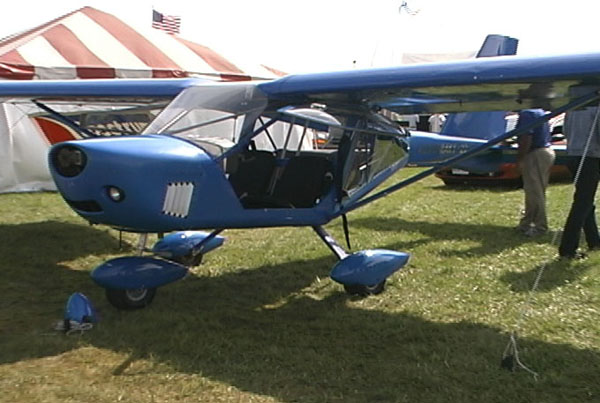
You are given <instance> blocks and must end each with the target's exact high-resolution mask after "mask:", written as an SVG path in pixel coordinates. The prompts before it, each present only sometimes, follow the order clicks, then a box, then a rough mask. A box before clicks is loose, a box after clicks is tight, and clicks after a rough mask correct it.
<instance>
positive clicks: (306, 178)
mask: <svg viewBox="0 0 600 403" xmlns="http://www.w3.org/2000/svg"><path fill="white" fill-rule="evenodd" d="M224 88H225V90H224ZM145 133H152V134H167V135H172V136H176V137H178V138H182V139H185V140H186V141H188V142H191V143H193V144H195V145H196V146H198V147H200V148H202V149H203V150H204V151H205V152H206V153H207V154H209V155H210V156H211V157H212V158H213V159H214V161H215V162H217V163H218V164H219V165H220V166H221V168H222V169H223V173H224V175H226V177H227V179H228V180H229V182H230V184H231V186H232V188H233V190H234V191H235V193H236V195H237V197H238V198H239V200H240V203H241V204H242V206H243V207H244V208H247V209H256V208H311V207H314V206H316V205H318V204H320V203H322V202H323V201H324V200H327V201H328V202H330V203H335V202H340V203H343V202H344V200H347V199H349V198H352V199H354V198H357V197H360V196H362V195H363V194H365V193H366V192H368V191H370V190H371V189H372V188H373V187H375V186H376V185H377V184H379V183H380V182H381V181H383V180H384V179H385V177H387V176H385V175H383V173H384V172H386V171H387V170H395V169H397V165H398V164H402V165H403V164H405V163H406V160H407V157H408V146H407V142H406V141H405V137H406V136H407V133H406V132H405V131H404V130H403V129H402V128H401V127H399V126H397V125H396V124H394V123H393V122H391V121H389V120H388V119H387V118H385V117H384V116H382V115H381V114H378V113H375V112H371V111H357V110H344V109H343V108H336V107H335V106H334V107H332V106H330V105H320V104H308V105H298V106H297V105H292V106H283V107H282V106H280V105H278V106H277V107H273V106H272V105H269V104H268V102H267V98H266V97H265V96H264V94H262V93H261V91H260V89H259V88H258V87H257V86H256V85H254V84H251V83H243V84H242V83H235V84H231V85H227V86H223V85H219V86H218V87H217V86H211V85H201V86H196V87H191V88H188V89H186V90H185V91H183V92H182V93H181V94H180V95H179V96H178V97H177V98H176V99H175V100H174V101H173V102H172V103H171V104H170V105H169V106H168V107H167V108H166V109H165V110H164V111H162V112H161V113H160V114H159V115H158V116H157V118H156V119H155V120H154V121H153V122H152V123H151V124H150V125H149V126H148V127H147V128H146V130H145ZM384 176H385V177H384Z"/></svg>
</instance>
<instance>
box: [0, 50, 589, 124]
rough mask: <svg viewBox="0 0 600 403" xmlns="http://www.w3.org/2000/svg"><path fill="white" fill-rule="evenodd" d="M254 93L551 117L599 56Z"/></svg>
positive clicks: (481, 62)
mask: <svg viewBox="0 0 600 403" xmlns="http://www.w3.org/2000/svg"><path fill="white" fill-rule="evenodd" d="M203 82H205V81H204V80H199V79H164V80H159V79H151V80H148V79H138V80H136V79H130V80H68V81H66V80H65V81H41V80H40V81H2V82H0V101H4V102H6V101H14V100H16V99H24V98H25V99H37V100H63V101H68V102H77V101H91V100H114V101H139V102H143V101H148V100H155V99H157V98H172V97H174V96H175V95H177V94H178V93H179V92H181V91H182V90H183V89H185V88H187V87H190V86H194V85H199V84H202V83H203ZM214 84H215V83H214V82H213V83H212V85H214ZM222 85H224V86H226V85H230V84H228V83H222ZM255 85H256V86H257V87H258V88H260V90H261V91H262V92H264V94H265V95H266V96H267V98H268V99H269V101H270V102H272V103H277V102H279V103H281V104H282V106H285V105H308V104H311V103H323V104H327V105H331V104H335V105H339V106H344V105H347V106H351V107H353V108H356V107H368V108H372V109H377V108H385V109H389V110H392V111H394V112H398V113H402V114H409V113H438V112H468V111H484V110H519V109H525V108H532V107H540V108H544V109H548V110H552V109H554V108H556V107H558V106H560V105H563V104H565V103H567V102H568V100H570V99H573V98H574V97H576V96H578V95H579V94H578V93H577V91H573V88H574V87H579V86H587V85H591V86H596V85H600V53H594V54H579V55H561V56H546V57H523V56H500V57H488V58H479V59H470V60H465V61H455V62H445V63H426V64H419V65H406V66H399V67H394V68H379V69H365V70H350V71H340V72H329V73H320V74H302V75H289V76H286V77H283V78H281V79H277V80H273V81H268V82H262V83H258V84H255Z"/></svg>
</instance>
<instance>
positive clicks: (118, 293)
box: [106, 288, 156, 310]
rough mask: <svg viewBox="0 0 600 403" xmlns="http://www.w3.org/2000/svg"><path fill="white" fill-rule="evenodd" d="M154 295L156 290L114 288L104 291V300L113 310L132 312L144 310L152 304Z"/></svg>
mask: <svg viewBox="0 0 600 403" xmlns="http://www.w3.org/2000/svg"><path fill="white" fill-rule="evenodd" d="M154 295H156V288H136V289H130V290H120V289H114V288H107V289H106V299H108V302H110V303H111V304H112V305H113V306H114V307H115V308H118V309H123V310H133V309H141V308H144V307H146V306H148V305H150V303H151V302H152V300H153V299H154Z"/></svg>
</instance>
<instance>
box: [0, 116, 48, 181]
mask: <svg viewBox="0 0 600 403" xmlns="http://www.w3.org/2000/svg"><path fill="white" fill-rule="evenodd" d="M48 149H49V144H48V141H47V140H46V138H45V137H44V135H43V134H42V132H41V130H40V129H39V127H38V126H37V124H35V123H34V122H33V121H32V120H31V119H30V118H29V117H28V116H27V114H26V113H25V111H24V110H23V109H22V106H15V105H12V104H0V193H9V192H31V191H45V190H48V191H50V190H56V186H55V185H54V182H53V181H52V178H51V176H50V171H49V170H48V163H47V154H48Z"/></svg>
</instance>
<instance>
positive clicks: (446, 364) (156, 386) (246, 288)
mask: <svg viewBox="0 0 600 403" xmlns="http://www.w3.org/2000/svg"><path fill="white" fill-rule="evenodd" d="M410 172H411V170H410V169H406V170H403V171H402V174H403V175H406V174H408V173H410ZM571 192H572V191H571V187H570V185H568V184H555V185H552V186H551V187H550V189H549V192H548V194H549V200H548V208H549V218H550V222H551V226H552V227H553V228H554V229H560V227H561V226H562V224H563V222H564V219H565V217H566V213H567V211H568V208H569V205H570V199H571ZM522 197H523V195H522V191H520V190H506V189H504V190H472V189H471V190H469V189H460V190H457V189H448V188H446V187H444V186H442V185H441V182H440V181H439V180H437V179H435V178H428V179H426V180H424V181H421V182H419V183H417V184H414V185H411V186H409V187H408V188H407V189H405V190H403V191H400V192H398V193H396V194H394V195H392V196H390V197H387V198H384V199H383V200H380V201H378V202H376V203H374V204H372V205H369V206H367V207H366V208H363V209H360V210H358V211H355V212H353V213H351V214H350V216H349V220H350V231H351V238H352V243H353V245H352V246H353V250H360V249H367V248H388V249H394V250H401V251H408V252H411V253H412V255H413V257H412V260H411V262H410V263H409V265H408V266H407V268H406V269H404V270H403V271H401V272H399V273H397V274H395V275H394V276H393V277H392V278H391V279H390V280H389V281H388V284H387V287H386V291H385V292H384V293H382V294H380V295H377V296H371V297H369V298H365V299H360V298H355V297H349V296H347V295H346V294H345V293H344V291H343V288H342V286H340V285H338V284H336V283H334V282H332V281H331V280H330V279H329V277H328V273H329V270H330V268H331V266H332V265H333V264H334V263H335V258H334V257H333V256H332V255H331V253H330V252H329V250H328V249H327V248H326V246H325V245H324V244H322V243H321V241H320V240H319V239H318V238H317V237H316V236H315V234H314V233H313V232H312V230H310V229H305V228H300V229H298V228H277V229H258V230H247V231H246V230H235V231H227V232H226V233H225V234H224V235H225V236H226V237H227V241H226V243H225V245H224V246H223V247H222V248H221V249H219V250H217V251H215V252H213V253H211V254H209V255H207V256H206V258H205V262H204V263H203V265H201V266H200V267H197V268H195V269H193V271H192V273H191V275H189V276H188V277H186V278H185V279H184V280H183V281H180V282H177V283H174V284H171V285H168V286H166V287H164V288H161V289H159V291H158V293H157V296H156V298H155V300H154V302H153V304H152V305H151V306H150V307H148V308H146V309H144V310H141V311H134V312H119V311H117V310H116V309H114V308H112V307H111V306H110V305H109V304H108V302H107V301H106V300H105V298H104V293H103V290H102V289H100V288H99V287H97V286H96V285H94V284H93V283H92V281H91V279H90V278H89V272H90V271H91V269H93V268H94V267H95V266H96V265H98V264H100V263H101V262H103V261H105V260H106V259H109V258H112V257H116V256H120V255H123V254H126V253H131V252H132V247H131V246H130V245H133V244H134V242H135V238H133V237H129V236H127V237H126V238H125V241H126V246H125V248H124V250H118V246H119V242H118V233H117V232H116V231H114V230H110V229H107V228H103V227H91V226H89V225H87V224H86V223H85V222H84V221H83V220H82V219H80V218H79V217H77V216H76V215H75V214H74V213H73V212H71V210H70V209H69V208H68V207H67V206H66V205H65V204H64V202H63V201H62V200H61V199H60V196H58V195H57V194H52V193H44V194H8V195H0V217H1V218H0V240H1V242H0V257H1V261H0V280H1V281H0V349H1V350H0V390H1V393H0V401H3V402H34V401H35V402H117V401H124V402H171V401H176V402H586V401H589V402H593V401H596V402H597V401H600V386H599V385H600V268H599V263H600V252H595V253H591V254H590V256H589V258H588V259H586V260H582V261H576V262H559V261H557V260H556V246H555V245H552V244H551V242H552V238H553V236H552V234H549V235H546V236H544V237H542V238H535V239H529V238H525V237H523V236H521V235H519V234H518V233H516V232H514V231H513V229H512V228H513V227H514V226H515V225H516V223H517V219H518V215H519V210H520V206H521V202H522ZM327 228H328V230H330V231H331V232H332V233H334V234H335V235H336V236H337V237H338V239H339V240H343V235H342V231H341V224H340V222H337V221H335V222H332V223H331V224H330V225H328V227H327ZM584 249H585V248H584ZM542 267H543V268H544V272H543V275H542V277H541V281H540V282H539V286H538V288H537V290H536V291H535V292H534V293H532V294H530V289H531V287H532V285H533V283H534V280H535V278H536V276H537V274H538V272H539V270H540V268H542ZM76 291H79V292H82V293H84V294H85V295H87V296H88V297H89V298H90V299H91V300H92V302H93V303H94V305H95V307H96V308H97V310H98V311H99V314H100V316H101V321H100V322H99V323H98V324H97V326H96V327H95V328H94V329H92V330H91V331H89V332H88V333H85V334H83V335H71V336H65V335H63V334H60V333H57V332H54V331H53V330H52V327H53V325H54V323H55V322H56V321H58V320H59V319H61V318H62V314H63V310H64V306H65V302H66V300H67V298H68V297H69V295H70V294H72V293H73V292H76ZM513 331H517V332H518V336H519V337H518V339H517V340H518V347H519V350H518V351H519V357H520V359H521V361H522V362H523V363H524V364H525V365H526V366H527V367H528V368H530V369H531V370H533V371H535V372H537V373H538V374H539V376H538V377H537V378H535V377H534V376H532V375H531V374H530V373H529V372H527V371H525V370H517V371H515V372H510V371H508V370H506V369H502V368H500V360H501V357H502V353H503V352H504V349H505V347H506V346H507V344H508V342H509V335H510V333H511V332H513Z"/></svg>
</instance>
